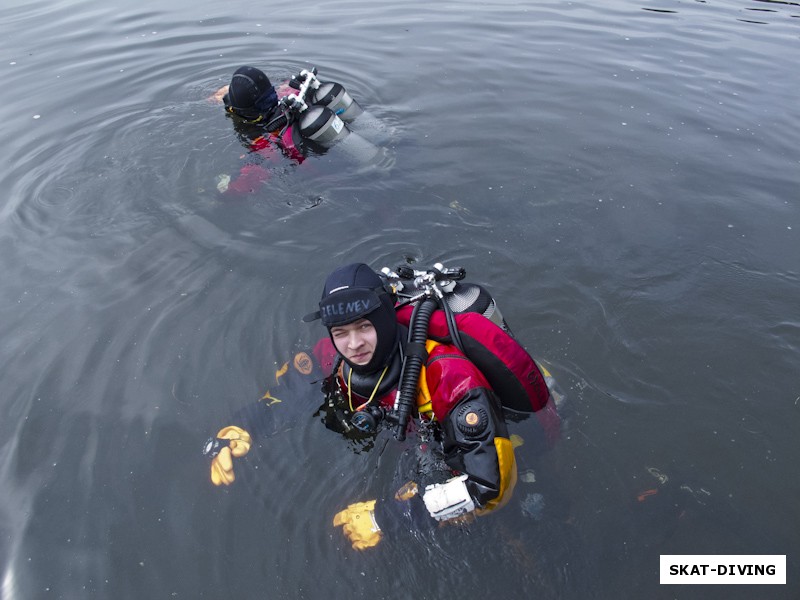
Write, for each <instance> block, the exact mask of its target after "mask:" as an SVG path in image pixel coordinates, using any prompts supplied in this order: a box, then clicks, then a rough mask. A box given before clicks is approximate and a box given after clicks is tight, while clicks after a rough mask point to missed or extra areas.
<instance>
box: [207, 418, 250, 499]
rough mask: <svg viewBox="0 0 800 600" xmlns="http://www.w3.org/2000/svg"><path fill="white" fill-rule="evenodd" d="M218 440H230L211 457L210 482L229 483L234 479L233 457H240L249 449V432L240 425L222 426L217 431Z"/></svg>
mask: <svg viewBox="0 0 800 600" xmlns="http://www.w3.org/2000/svg"><path fill="white" fill-rule="evenodd" d="M217 439H218V440H230V441H229V442H228V443H227V445H226V446H225V447H223V448H222V449H221V450H220V451H219V453H218V454H217V455H216V456H214V458H212V459H211V483H213V484H214V485H230V484H232V483H233V482H234V480H235V479H236V475H234V474H233V457H234V456H235V457H237V458H240V457H242V456H244V455H245V454H247V453H248V452H249V451H250V444H251V443H252V440H251V439H250V434H249V433H247V432H246V431H245V430H244V429H242V428H241V427H236V426H235V425H231V426H230V427H223V428H222V429H220V430H219V432H218V433H217Z"/></svg>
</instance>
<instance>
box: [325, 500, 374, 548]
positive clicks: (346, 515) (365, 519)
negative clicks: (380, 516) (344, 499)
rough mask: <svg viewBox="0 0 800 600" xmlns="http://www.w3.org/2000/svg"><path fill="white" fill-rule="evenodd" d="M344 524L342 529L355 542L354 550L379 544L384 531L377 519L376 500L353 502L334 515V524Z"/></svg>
mask: <svg viewBox="0 0 800 600" xmlns="http://www.w3.org/2000/svg"><path fill="white" fill-rule="evenodd" d="M339 525H343V526H344V527H342V531H344V534H345V535H346V536H347V539H348V540H350V542H352V544H353V549H354V550H365V549H367V548H372V547H373V546H377V545H378V542H380V541H381V537H382V536H383V533H381V528H380V527H378V523H377V522H376V521H375V500H370V501H369V502H357V503H355V504H351V505H350V506H348V507H347V508H345V509H344V510H343V511H340V512H338V513H336V516H335V517H333V526H334V527H338V526H339Z"/></svg>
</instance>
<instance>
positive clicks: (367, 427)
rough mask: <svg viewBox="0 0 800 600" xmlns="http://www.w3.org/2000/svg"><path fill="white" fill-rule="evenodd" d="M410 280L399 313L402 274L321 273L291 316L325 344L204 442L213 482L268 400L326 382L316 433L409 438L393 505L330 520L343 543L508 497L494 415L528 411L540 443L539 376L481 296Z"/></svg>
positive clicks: (509, 479) (502, 435)
mask: <svg viewBox="0 0 800 600" xmlns="http://www.w3.org/2000/svg"><path fill="white" fill-rule="evenodd" d="M398 270H399V269H398ZM412 275H413V277H415V278H414V279H411V280H410V279H406V286H405V287H406V289H405V290H402V291H404V292H406V293H405V295H404V297H405V298H407V300H406V301H405V302H400V303H399V304H398V298H399V297H402V296H399V293H400V291H401V289H402V288H403V284H402V278H401V277H400V276H398V275H397V274H395V273H392V272H389V271H388V270H387V271H385V278H384V279H382V278H381V277H380V276H379V275H378V274H377V273H376V272H375V271H373V270H372V269H371V268H370V267H369V266H367V265H366V264H362V263H356V264H351V265H346V266H343V267H340V268H338V269H336V270H335V271H334V272H333V273H331V274H330V275H329V276H328V278H327V280H326V281H325V285H324V288H323V293H322V298H321V300H320V303H319V311H318V312H316V313H312V314H311V315H307V316H306V318H305V319H304V320H306V321H311V320H316V319H320V320H321V321H322V324H323V325H324V326H325V327H326V328H327V330H328V334H329V335H328V338H324V339H323V340H321V341H320V342H318V343H317V345H316V347H315V348H314V351H313V354H314V357H315V358H314V359H312V358H311V357H310V356H309V355H307V354H305V353H300V354H298V355H297V356H296V357H295V360H294V361H293V364H292V365H291V366H289V364H288V363H287V364H286V365H285V366H284V368H283V369H281V371H280V372H279V379H278V381H279V383H280V385H279V387H278V389H276V390H274V393H272V392H268V393H267V394H265V396H264V398H263V399H262V402H260V403H258V404H256V405H251V406H249V407H247V408H246V409H245V410H244V411H242V412H241V413H240V414H239V415H237V417H236V421H237V422H236V424H235V425H230V426H228V427H225V428H223V429H221V430H220V431H219V432H218V433H217V435H216V437H215V438H211V439H210V440H209V441H208V442H207V446H206V450H205V453H206V455H209V456H212V461H211V480H212V482H213V483H214V484H215V485H230V484H231V483H233V482H234V480H235V474H234V469H233V459H234V458H240V457H243V456H244V455H246V454H247V453H248V451H249V450H250V447H251V445H252V444H253V443H254V437H256V436H258V435H261V434H262V433H263V432H265V431H270V430H272V429H274V419H275V414H276V412H275V411H276V410H279V409H277V408H276V407H280V406H281V404H282V402H283V401H282V400H281V398H282V397H283V398H286V397H287V396H286V393H292V391H293V389H294V390H297V389H299V388H297V387H294V388H293V384H292V382H298V381H304V382H308V381H310V380H312V379H313V378H314V377H318V374H320V373H329V375H328V376H327V377H326V378H325V381H324V383H323V391H324V392H325V400H324V402H323V405H322V408H321V413H322V414H323V416H324V422H325V424H326V426H328V427H329V428H330V429H333V430H335V431H338V432H340V433H342V434H344V435H346V436H350V437H353V436H355V437H356V438H359V437H360V438H361V439H363V438H365V437H368V436H374V435H376V433H377V432H378V431H379V430H380V429H381V427H384V428H385V427H390V428H392V429H393V430H394V433H395V437H397V438H398V439H400V440H402V439H405V436H406V434H407V433H413V435H414V436H416V439H415V442H417V443H416V452H415V454H414V456H413V457H412V460H413V462H415V464H414V465H413V467H412V468H411V469H410V470H409V472H408V479H407V480H406V481H407V483H406V484H405V485H403V486H401V487H400V489H398V490H397V492H396V493H395V494H393V497H392V495H390V497H388V498H378V499H373V500H368V501H362V502H356V503H354V504H351V505H349V506H347V507H346V508H345V509H343V510H342V511H340V512H339V513H337V514H336V515H335V517H334V520H333V524H334V525H335V526H342V527H343V531H344V533H345V535H346V536H347V538H348V539H349V540H350V542H351V543H352V545H353V548H355V549H358V550H362V549H365V548H369V547H372V546H375V545H376V544H378V542H379V541H380V540H381V538H382V537H383V536H384V534H385V533H386V534H387V535H388V534H389V533H388V532H392V531H396V530H398V529H400V528H401V525H402V527H403V528H404V529H406V530H408V525H409V524H410V525H411V526H412V527H415V528H422V527H425V528H429V527H432V526H435V525H437V524H438V523H443V522H463V521H464V519H471V518H472V517H473V516H480V515H484V514H486V513H489V512H491V511H492V510H495V509H497V508H499V507H501V506H503V505H504V504H505V503H506V502H507V501H508V499H509V498H510V496H511V493H512V491H513V488H514V485H515V483H516V462H515V458H514V449H513V447H512V443H511V440H510V438H509V435H508V430H507V427H506V422H505V419H504V408H508V409H512V410H514V411H517V412H528V413H530V412H535V413H536V414H537V416H539V419H540V422H541V423H542V425H543V427H544V429H545V433H546V435H547V436H550V437H551V438H554V437H555V436H557V435H558V431H557V430H558V426H559V421H558V415H557V413H556V412H555V408H554V406H553V402H552V399H551V397H550V391H549V389H548V387H547V384H546V381H545V377H546V375H547V372H546V371H544V374H543V372H542V370H540V368H539V366H538V365H537V364H536V363H535V362H534V361H533V359H532V358H530V356H529V355H528V354H527V352H525V350H524V349H523V348H522V346H520V345H519V344H518V343H517V342H516V341H515V340H514V339H513V337H511V336H510V335H509V333H508V332H507V331H506V330H505V329H504V327H505V322H504V321H503V320H502V317H501V316H500V315H499V311H496V306H495V304H494V301H493V300H492V299H491V297H490V296H488V293H486V292H485V290H483V288H480V287H479V286H474V285H473V286H469V287H466V286H462V288H460V289H459V288H457V287H455V286H458V285H459V284H457V283H456V280H457V279H458V278H460V277H463V272H461V273H457V272H455V271H450V270H447V269H444V267H442V266H441V265H436V267H434V269H432V270H431V271H427V272H417V271H415V272H413V274H412ZM409 281H413V283H411V284H410V285H409ZM467 285H469V284H467ZM408 288H410V290H409V289H408ZM454 290H455V291H454ZM456 292H458V293H456ZM450 304H454V305H457V308H456V309H455V311H458V313H456V312H455V311H454V309H453V308H452V307H451V306H450ZM484 315H487V316H484ZM488 315H491V317H492V318H491V319H490V318H488ZM467 355H469V357H470V358H468V357H467ZM476 362H477V363H479V364H480V365H481V368H479V367H478V366H477V364H476ZM489 380H492V382H493V383H491V384H490V381H489ZM306 387H307V386H306ZM501 399H502V401H501ZM251 434H252V437H251ZM551 441H552V440H551ZM401 522H402V523H401Z"/></svg>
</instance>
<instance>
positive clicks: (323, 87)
mask: <svg viewBox="0 0 800 600" xmlns="http://www.w3.org/2000/svg"><path fill="white" fill-rule="evenodd" d="M312 102H313V103H314V104H316V105H319V106H327V107H328V108H330V109H331V110H332V111H333V112H334V113H335V114H336V115H337V116H338V117H339V118H341V119H342V121H344V122H345V123H349V122H350V121H354V120H355V119H356V118H357V117H358V116H359V115H360V114H361V113H363V112H364V110H363V109H362V108H361V106H359V104H358V102H356V101H355V100H353V97H352V96H351V95H350V94H349V93H348V92H347V90H346V89H344V86H343V85H342V84H341V83H336V82H335V81H326V82H320V85H319V87H318V88H317V89H316V90H314V95H313V97H312Z"/></svg>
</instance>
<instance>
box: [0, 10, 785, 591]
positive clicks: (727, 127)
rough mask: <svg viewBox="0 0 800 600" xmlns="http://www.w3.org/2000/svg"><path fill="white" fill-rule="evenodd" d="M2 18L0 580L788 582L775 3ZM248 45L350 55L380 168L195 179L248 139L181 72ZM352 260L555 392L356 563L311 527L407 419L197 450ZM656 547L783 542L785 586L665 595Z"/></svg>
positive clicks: (432, 586)
mask: <svg viewBox="0 0 800 600" xmlns="http://www.w3.org/2000/svg"><path fill="white" fill-rule="evenodd" d="M0 24H1V25H2V32H3V34H2V36H0V56H1V57H2V60H1V61H0V75H2V79H3V93H2V98H3V102H2V107H1V108H0V116H2V123H3V127H2V130H3V136H2V140H3V143H2V147H0V164H2V167H0V188H2V190H3V194H2V196H0V272H2V280H3V281H2V286H0V293H1V294H2V296H0V339H2V344H0V377H1V379H0V380H1V381H2V383H3V393H2V395H0V402H2V414H3V418H2V420H0V432H1V433H2V436H1V437H0V444H1V447H2V452H0V490H2V491H0V494H1V496H0V561H2V564H1V565H0V568H1V569H2V578H3V579H2V593H1V594H0V595H1V596H2V599H3V600H7V599H8V600H11V599H20V598H24V599H27V598H32V599H39V598H65V599H71V598H114V599H121V598H137V599H139V598H227V597H237V598H320V597H323V596H325V597H328V598H362V597H363V598H404V597H415V598H456V597H465V598H470V597H484V596H486V595H492V596H498V597H524V598H564V599H583V598H665V599H666V598H754V597H769V598H797V597H800V587H799V585H800V584H798V581H797V573H798V566H799V565H798V560H799V559H798V556H799V553H800V533H798V524H800V509H798V496H800V482H799V481H798V477H797V466H796V460H797V458H798V456H800V452H799V451H800V443H799V442H798V425H797V423H798V416H800V383H799V382H798V377H797V372H798V368H797V365H798V364H799V363H800V317H798V297H800V239H799V238H798V234H799V233H800V208H799V207H798V200H800V198H799V197H798V190H799V189H800V185H799V184H800V175H799V174H798V173H800V150H799V149H798V148H800V129H798V126H797V124H798V120H799V118H800V103H798V93H799V92H800V70H798V68H797V65H798V64H800V6H798V4H797V3H795V2H764V1H758V0H740V1H733V0H721V1H716V0H708V1H698V2H676V1H674V0H660V1H657V2H656V1H647V2H631V1H624V0H614V1H613V2H603V3H593V4H591V3H583V2H543V3H516V2H499V1H490V2H483V3H458V2H446V1H445V2H439V3H423V2H403V3H400V2H393V3H391V2H357V1H354V2H326V1H324V0H320V1H319V2H308V3H304V4H303V5H302V6H301V5H298V4H287V3H283V4H278V3H273V6H267V5H256V4H253V3H244V2H239V1H233V2H225V3H222V2H213V3H212V2H206V3H202V2H200V3H198V2H186V1H184V0H177V1H175V2H171V3H167V2H141V1H140V2H126V3H119V2H117V3H107V2H106V3H104V2H97V1H96V0H86V1H78V2H67V1H62V2H22V1H20V0H10V2H9V1H7V2H5V3H4V4H3V6H2V8H0ZM243 63H254V64H257V65H259V66H262V67H263V68H265V70H267V71H268V72H269V73H270V75H272V76H273V78H276V79H280V78H281V77H286V76H289V75H291V74H293V73H294V72H296V71H297V70H298V69H299V68H303V67H306V66H309V65H316V66H317V67H318V68H319V69H320V73H321V74H322V75H324V76H326V77H328V78H330V79H334V80H338V81H341V82H342V83H344V84H345V85H346V87H347V88H348V89H349V90H350V91H351V92H352V93H353V95H354V96H355V97H356V98H358V99H359V100H360V101H361V103H362V104H363V105H364V106H365V107H367V108H368V109H369V111H370V113H371V115H372V116H373V117H374V118H375V119H376V121H378V122H379V123H381V129H380V130H377V131H364V136H365V137H368V134H370V135H374V138H375V139H377V140H379V143H380V144H381V145H382V147H384V148H385V149H386V151H387V153H386V156H385V157H384V160H382V161H381V162H380V163H379V164H376V165H361V164H358V163H357V162H355V161H354V160H353V159H351V158H350V157H349V156H347V155H346V153H344V152H337V151H336V150H337V149H336V148H334V149H333V150H332V151H331V152H329V153H328V154H326V155H324V156H320V157H315V158H313V159H311V160H309V161H307V162H306V163H304V164H303V165H301V166H299V167H297V166H293V165H291V164H290V163H289V162H288V161H287V162H285V163H280V164H278V165H277V166H276V167H275V169H274V174H273V177H272V179H271V180H270V182H269V184H268V185H267V186H266V187H264V188H263V189H261V190H259V191H258V192H257V193H254V194H252V195H249V196H246V197H243V198H238V199H225V198H223V197H221V196H220V195H219V194H218V192H217V190H216V179H215V178H216V176H217V175H218V174H221V173H235V172H236V171H237V170H238V169H239V167H240V166H241V165H242V164H243V161H244V160H245V159H242V158H241V156H242V154H243V153H244V149H243V147H242V146H241V144H240V142H239V140H238V139H237V138H236V136H235V134H234V132H233V131H232V129H231V125H230V121H229V120H228V119H226V118H225V117H224V115H223V114H222V112H221V110H220V109H219V107H218V106H214V105H213V104H211V103H209V102H208V101H207V100H206V98H207V97H208V96H209V95H210V94H211V93H212V92H213V91H214V90H215V89H216V88H217V87H219V86H220V85H222V84H223V83H225V82H226V80H227V78H228V77H229V76H230V73H231V72H232V70H233V69H234V68H235V67H236V66H238V65H240V64H243ZM352 260H363V261H366V262H369V263H371V264H373V265H375V266H382V265H389V266H394V265H396V264H399V263H401V262H404V261H409V260H410V261H415V262H416V263H419V264H429V263H433V262H435V261H440V260H441V261H444V262H446V263H447V264H451V265H461V266H463V267H465V268H466V269H467V271H468V273H469V274H470V275H471V279H472V280H473V281H476V282H479V283H483V284H486V285H488V286H489V287H491V289H492V290H493V291H494V292H495V295H496V296H497V297H498V298H499V301H500V304H501V308H502V309H503V312H504V315H505V316H506V318H507V319H508V321H509V322H510V323H511V324H512V326H513V327H514V329H515V331H516V333H517V336H518V337H519V338H521V339H522V340H523V341H524V342H525V343H526V344H527V346H528V348H529V349H530V350H531V352H532V353H533V354H534V355H535V356H536V357H537V358H539V359H540V360H542V361H543V362H544V363H545V364H547V365H548V366H549V367H550V368H551V370H552V372H553V374H554V375H555V377H556V379H557V380H558V381H559V384H560V386H561V388H562V390H563V391H564V392H565V394H566V401H565V404H564V406H563V411H564V416H565V417H566V421H565V427H564V437H563V439H562V441H561V442H560V443H559V444H558V445H557V447H556V448H555V449H553V450H552V451H551V452H549V453H546V454H541V453H538V452H535V451H534V450H533V448H534V446H535V443H533V442H534V441H535V440H533V439H532V436H533V433H532V430H531V428H530V424H526V423H520V424H518V425H515V426H514V432H515V433H517V434H519V435H521V436H522V437H523V438H525V437H526V436H528V439H527V440H526V445H524V446H522V447H521V448H520V449H519V451H518V457H519V461H520V468H521V469H524V470H530V471H532V472H533V473H534V474H535V481H533V482H526V481H521V482H520V484H519V486H518V488H517V491H516V494H515V497H514V499H513V500H512V502H511V503H510V504H509V506H508V507H506V508H505V509H503V510H502V511H500V512H499V513H497V514H495V515H493V516H491V517H490V518H485V519H481V520H480V521H479V522H478V523H476V524H475V525H473V526H472V527H470V528H468V529H453V530H443V531H441V532H437V533H436V534H435V535H426V536H420V537H419V538H418V539H415V540H405V541H403V542H402V543H401V542H399V541H393V540H384V541H383V542H382V543H381V545H380V546H379V547H378V548H376V549H374V550H373V551H371V552H367V553H363V554H357V553H355V552H353V551H352V550H351V549H350V547H349V545H347V544H346V543H345V542H344V540H343V538H342V537H341V534H340V532H339V531H335V530H334V529H333V528H332V526H331V519H332V516H333V514H334V513H335V512H336V511H337V510H339V509H340V508H341V507H342V506H343V505H345V504H347V503H349V502H351V501H356V500H364V499H367V498H369V497H370V494H373V495H374V494H375V490H376V489H379V488H380V487H381V485H384V484H386V482H387V481H388V480H390V479H391V476H392V471H393V464H394V461H396V460H397V458H398V456H399V454H400V451H401V450H402V448H400V447H398V445H397V444H395V443H392V442H389V443H386V444H385V445H383V446H380V447H379V448H376V449H375V450H373V451H371V452H362V453H355V452H353V451H351V450H349V449H348V448H347V447H346V445H344V444H343V443H342V442H341V441H340V440H338V439H337V438H336V437H335V436H333V435H332V434H330V433H329V432H327V431H326V430H325V429H324V428H323V427H321V426H320V425H319V423H317V422H316V421H315V420H314V419H313V418H312V417H311V416H310V415H309V416H308V418H307V419H303V420H301V421H300V422H298V423H297V424H296V425H295V427H294V428H293V429H292V430H291V431H288V432H282V433H280V434H278V435H277V436H276V437H275V438H273V439H272V440H271V442H270V446H269V448H268V449H266V450H265V452H264V456H263V457H262V458H263V460H262V462H261V463H260V465H259V470H258V473H259V474H260V476H259V477H257V478H255V479H254V480H252V481H242V482H240V483H241V485H239V486H234V488H233V489H231V490H219V489H216V488H213V486H211V484H210V483H209V482H208V473H207V469H208V465H207V461H206V460H205V459H204V458H203V457H202V456H200V448H201V446H202V443H203V441H204V440H205V438H206V437H207V436H208V435H210V434H211V433H214V432H215V431H216V430H217V429H218V428H219V427H220V426H222V425H224V424H226V423H225V421H226V419H227V418H228V415H230V413H231V412H232V411H234V410H236V409H237V408H238V407H240V406H242V405H243V404H245V403H247V402H251V401H253V400H255V399H257V398H259V397H260V395H261V394H262V393H263V391H264V390H265V389H266V388H267V387H269V385H270V382H271V381H272V377H273V373H274V370H275V368H276V365H277V364H279V363H280V362H282V361H283V360H285V359H286V357H287V356H288V355H290V352H291V351H292V350H293V349H294V348H299V347H302V346H304V345H305V344H308V343H311V342H313V341H314V340H315V339H316V337H317V336H318V335H320V333H321V332H320V331H319V330H317V329H314V328H313V327H312V328H309V327H308V326H307V325H304V324H302V323H299V322H298V320H299V318H300V317H301V316H302V315H303V314H305V312H307V311H308V310H310V309H311V308H313V306H314V303H315V300H316V298H317V297H318V293H319V288H320V282H321V280H322V278H323V277H324V275H325V274H326V273H327V272H328V271H330V270H331V268H332V267H334V266H336V265H338V264H340V263H342V262H344V261H352ZM648 490H657V493H654V494H653V493H652V492H648ZM647 494H650V495H647ZM640 495H641V497H642V498H643V500H641V501H640V500H639V497H640ZM661 554H786V555H787V556H788V562H787V567H788V572H789V576H788V585H786V586H780V587H778V586H770V587H768V588H767V587H761V588H749V587H746V586H725V587H719V586H703V587H702V588H698V587H689V586H680V587H677V586H675V587H667V586H660V585H659V583H658V561H659V555H661Z"/></svg>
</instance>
